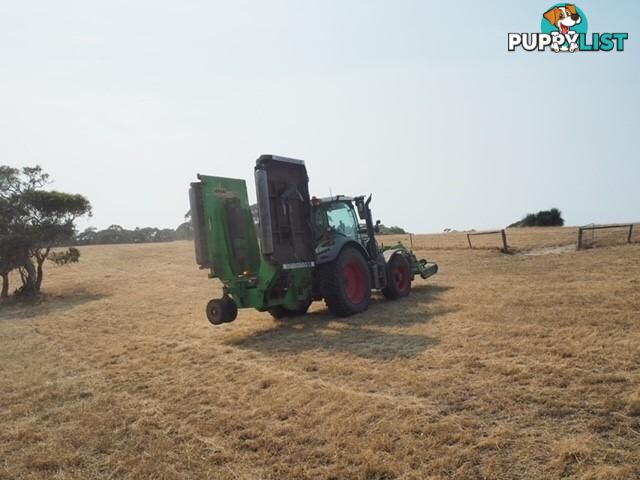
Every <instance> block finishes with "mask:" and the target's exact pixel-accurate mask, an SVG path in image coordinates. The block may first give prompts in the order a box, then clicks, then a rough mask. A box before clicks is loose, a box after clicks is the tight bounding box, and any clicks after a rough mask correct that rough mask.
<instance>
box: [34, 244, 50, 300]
mask: <svg viewBox="0 0 640 480" xmlns="http://www.w3.org/2000/svg"><path fill="white" fill-rule="evenodd" d="M50 251H51V247H47V249H46V250H45V251H44V254H42V253H40V254H36V263H37V266H38V268H37V270H36V281H35V285H36V292H38V293H39V292H40V287H41V286H42V279H43V278H44V270H43V265H44V262H45V260H46V259H47V257H48V256H49V252H50Z"/></svg>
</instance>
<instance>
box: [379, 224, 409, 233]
mask: <svg viewBox="0 0 640 480" xmlns="http://www.w3.org/2000/svg"><path fill="white" fill-rule="evenodd" d="M379 228H380V232H379V233H380V235H401V234H405V233H407V232H406V231H405V229H404V228H402V227H398V226H396V225H393V226H391V227H386V226H384V225H380V226H379Z"/></svg>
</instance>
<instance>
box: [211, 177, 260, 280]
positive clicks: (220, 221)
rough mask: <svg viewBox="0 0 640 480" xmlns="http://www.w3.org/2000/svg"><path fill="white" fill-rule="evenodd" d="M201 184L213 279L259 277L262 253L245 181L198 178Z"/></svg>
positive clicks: (222, 178)
mask: <svg viewBox="0 0 640 480" xmlns="http://www.w3.org/2000/svg"><path fill="white" fill-rule="evenodd" d="M199 179H200V182H201V195H202V214H203V218H202V220H201V225H202V227H204V230H205V232H206V234H205V237H206V242H207V252H208V256H209V265H210V266H211V270H212V272H211V273H212V276H215V277H218V278H220V279H221V280H222V281H223V282H224V281H230V280H232V279H233V278H236V277H238V276H242V275H244V274H245V272H247V273H249V274H252V275H256V274H257V272H258V270H259V269H260V250H259V248H258V240H257V237H256V231H255V227H254V224H253V218H252V216H251V208H250V206H249V200H248V198H247V186H246V184H245V181H244V180H239V179H234V178H224V177H210V176H206V175H200V176H199Z"/></svg>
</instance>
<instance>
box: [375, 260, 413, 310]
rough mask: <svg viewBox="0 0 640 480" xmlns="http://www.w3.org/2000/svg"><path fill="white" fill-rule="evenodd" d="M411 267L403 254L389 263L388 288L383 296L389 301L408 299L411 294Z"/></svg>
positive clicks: (384, 289)
mask: <svg viewBox="0 0 640 480" xmlns="http://www.w3.org/2000/svg"><path fill="white" fill-rule="evenodd" d="M411 280H412V278H411V265H409V261H408V260H407V259H406V257H405V256H404V255H402V254H396V255H393V256H392V257H391V259H389V263H387V286H386V287H384V288H383V289H382V294H383V295H384V296H385V298H386V299H387V300H397V299H398V298H402V297H406V296H407V295H409V293H410V292H411Z"/></svg>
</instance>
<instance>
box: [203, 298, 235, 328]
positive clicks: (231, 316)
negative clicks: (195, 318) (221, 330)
mask: <svg viewBox="0 0 640 480" xmlns="http://www.w3.org/2000/svg"><path fill="white" fill-rule="evenodd" d="M237 316H238V306H237V305H236V302H234V301H233V299H232V298H230V297H224V298H215V299H213V300H209V303H207V319H208V320H209V322H211V323H212V324H213V325H220V324H222V323H228V322H233V321H234V320H235V319H236V317H237Z"/></svg>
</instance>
